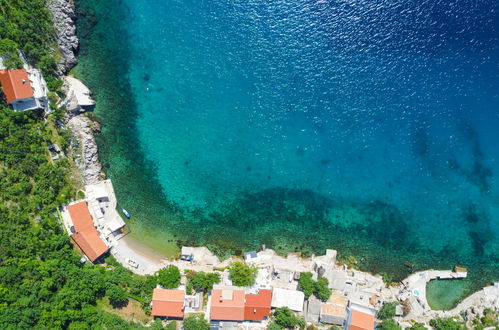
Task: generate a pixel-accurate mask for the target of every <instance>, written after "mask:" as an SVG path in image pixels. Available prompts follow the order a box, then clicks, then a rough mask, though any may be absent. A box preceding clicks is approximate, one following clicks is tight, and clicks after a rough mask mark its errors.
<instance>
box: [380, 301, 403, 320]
mask: <svg viewBox="0 0 499 330" xmlns="http://www.w3.org/2000/svg"><path fill="white" fill-rule="evenodd" d="M397 305H399V303H398V302H395V301H394V302H389V303H386V304H384V305H383V307H381V309H380V311H379V312H378V318H380V319H383V320H387V319H391V318H393V317H394V316H395V308H396V307H397Z"/></svg>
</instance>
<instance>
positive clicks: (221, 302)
mask: <svg viewBox="0 0 499 330" xmlns="http://www.w3.org/2000/svg"><path fill="white" fill-rule="evenodd" d="M244 296H245V294H244V291H242V290H231V289H223V290H212V291H211V319H212V320H221V321H243V320H244Z"/></svg>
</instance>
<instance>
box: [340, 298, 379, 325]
mask: <svg viewBox="0 0 499 330" xmlns="http://www.w3.org/2000/svg"><path fill="white" fill-rule="evenodd" d="M374 313H375V311H374V310H373V309H371V308H369V307H366V306H361V305H357V304H350V307H349V308H348V309H347V321H346V326H345V329H347V330H373V329H374Z"/></svg>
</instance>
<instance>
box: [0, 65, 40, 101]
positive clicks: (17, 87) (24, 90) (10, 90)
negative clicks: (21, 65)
mask: <svg viewBox="0 0 499 330" xmlns="http://www.w3.org/2000/svg"><path fill="white" fill-rule="evenodd" d="M0 84H1V85H2V88H3V92H4V94H5V98H6V99H7V103H11V102H12V101H15V100H19V99H25V98H28V97H33V88H31V84H30V83H29V78H28V73H27V72H26V70H25V69H17V70H0Z"/></svg>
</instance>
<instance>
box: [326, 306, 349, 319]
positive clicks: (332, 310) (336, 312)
mask: <svg viewBox="0 0 499 330" xmlns="http://www.w3.org/2000/svg"><path fill="white" fill-rule="evenodd" d="M346 313H347V311H346V309H345V306H344V305H330V304H322V306H321V315H330V316H340V317H345V315H346Z"/></svg>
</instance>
